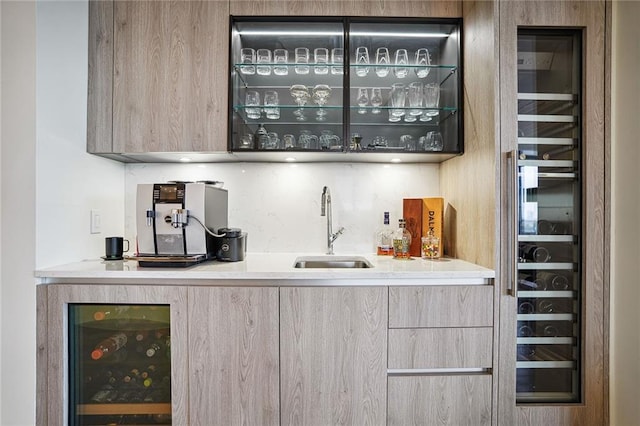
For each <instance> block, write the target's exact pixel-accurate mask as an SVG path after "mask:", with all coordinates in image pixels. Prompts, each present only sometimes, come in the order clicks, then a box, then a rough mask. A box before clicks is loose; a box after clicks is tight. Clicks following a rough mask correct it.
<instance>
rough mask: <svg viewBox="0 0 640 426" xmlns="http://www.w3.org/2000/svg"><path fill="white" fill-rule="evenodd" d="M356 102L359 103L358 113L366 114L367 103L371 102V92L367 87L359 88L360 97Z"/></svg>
mask: <svg viewBox="0 0 640 426" xmlns="http://www.w3.org/2000/svg"><path fill="white" fill-rule="evenodd" d="M356 102H357V103H358V106H359V107H360V108H358V114H366V113H367V108H366V106H367V104H368V103H369V93H368V91H367V88H366V87H360V88H358V97H357V98H356Z"/></svg>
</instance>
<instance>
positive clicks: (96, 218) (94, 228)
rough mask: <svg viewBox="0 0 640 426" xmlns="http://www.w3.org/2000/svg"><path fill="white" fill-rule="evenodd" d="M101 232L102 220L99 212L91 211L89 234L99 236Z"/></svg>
mask: <svg viewBox="0 0 640 426" xmlns="http://www.w3.org/2000/svg"><path fill="white" fill-rule="evenodd" d="M100 232H102V218H101V217H100V210H91V233H92V234H99V233H100Z"/></svg>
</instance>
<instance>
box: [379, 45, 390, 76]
mask: <svg viewBox="0 0 640 426" xmlns="http://www.w3.org/2000/svg"><path fill="white" fill-rule="evenodd" d="M390 63H391V58H390V57H389V49H387V48H386V47H379V48H378V50H376V65H377V66H376V75H377V76H378V77H386V76H387V75H389V67H388V66H386V67H385V66H384V65H389V64H390Z"/></svg>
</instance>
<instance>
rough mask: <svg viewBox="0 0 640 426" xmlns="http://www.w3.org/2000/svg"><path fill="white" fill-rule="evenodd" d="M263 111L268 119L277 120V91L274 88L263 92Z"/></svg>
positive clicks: (278, 116)
mask: <svg viewBox="0 0 640 426" xmlns="http://www.w3.org/2000/svg"><path fill="white" fill-rule="evenodd" d="M264 113H265V115H266V116H267V118H268V119H269V120H278V119H279V118H280V108H279V102H278V92H276V91H275V90H267V91H266V92H264Z"/></svg>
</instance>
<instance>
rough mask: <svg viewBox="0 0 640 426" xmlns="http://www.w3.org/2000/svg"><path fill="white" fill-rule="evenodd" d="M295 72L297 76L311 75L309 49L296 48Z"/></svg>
mask: <svg viewBox="0 0 640 426" xmlns="http://www.w3.org/2000/svg"><path fill="white" fill-rule="evenodd" d="M295 61H296V66H295V68H294V69H295V71H296V74H309V65H308V63H309V49H307V48H306V47H296V50H295Z"/></svg>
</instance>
